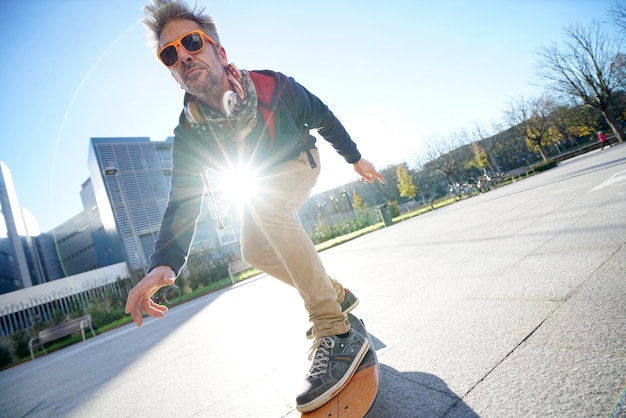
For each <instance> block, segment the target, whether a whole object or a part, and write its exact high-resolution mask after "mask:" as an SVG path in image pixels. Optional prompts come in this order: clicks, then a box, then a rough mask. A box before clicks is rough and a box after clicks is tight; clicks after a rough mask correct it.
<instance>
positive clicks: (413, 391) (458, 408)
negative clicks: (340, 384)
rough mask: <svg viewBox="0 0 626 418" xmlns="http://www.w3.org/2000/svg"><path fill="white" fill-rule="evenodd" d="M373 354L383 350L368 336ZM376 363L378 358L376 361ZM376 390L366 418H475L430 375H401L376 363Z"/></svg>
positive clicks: (414, 373) (407, 373)
mask: <svg viewBox="0 0 626 418" xmlns="http://www.w3.org/2000/svg"><path fill="white" fill-rule="evenodd" d="M370 339H371V341H372V345H373V346H374V349H375V350H376V351H379V350H380V349H382V348H385V347H386V345H385V343H383V342H382V341H381V340H379V339H378V338H376V337H375V336H373V335H372V334H370ZM378 360H379V362H380V358H379V359H378ZM380 375H381V378H380V389H379V392H378V399H377V401H376V405H375V406H374V409H373V410H372V412H371V414H370V415H369V416H370V418H387V417H394V418H409V417H410V418H422V417H424V418H444V417H445V418H478V414H476V413H475V412H474V411H472V409H471V408H470V407H469V406H468V405H467V404H465V402H463V400H462V399H461V398H459V397H458V396H457V395H456V394H455V393H454V392H452V391H451V390H450V388H448V385H446V383H445V382H444V381H443V380H441V379H440V378H438V377H437V376H435V375H433V374H430V373H423V372H401V371H398V370H396V369H394V368H392V367H390V366H387V365H385V364H383V363H380Z"/></svg>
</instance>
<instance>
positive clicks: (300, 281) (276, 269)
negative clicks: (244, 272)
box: [241, 149, 350, 339]
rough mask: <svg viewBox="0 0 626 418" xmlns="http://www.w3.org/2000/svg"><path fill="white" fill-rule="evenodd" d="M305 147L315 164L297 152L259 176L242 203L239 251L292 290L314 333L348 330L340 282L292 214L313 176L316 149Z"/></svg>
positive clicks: (314, 173)
mask: <svg viewBox="0 0 626 418" xmlns="http://www.w3.org/2000/svg"><path fill="white" fill-rule="evenodd" d="M311 153H312V155H313V157H314V158H315V161H317V163H318V166H317V168H314V169H313V168H311V165H310V164H309V161H308V158H307V155H306V153H305V152H303V153H301V154H300V156H299V157H298V158H297V159H295V160H291V161H288V162H286V163H283V164H280V165H279V166H277V167H274V168H273V169H271V170H270V172H269V173H267V175H265V176H264V177H263V178H262V179H260V181H259V184H258V187H257V191H256V193H255V195H254V196H253V197H252V198H251V199H250V200H249V201H248V202H247V204H246V205H245V207H244V211H243V224H242V228H241V253H242V256H243V258H244V259H245V260H246V261H247V262H248V263H250V264H251V265H252V266H254V267H256V268H257V269H259V270H261V271H263V272H264V273H267V274H268V275H270V276H273V277H275V278H277V279H279V280H281V281H283V282H285V283H287V284H289V285H291V286H294V287H295V288H296V289H297V290H298V292H299V293H300V295H301V296H302V299H303V300H304V305H305V308H306V310H307V311H308V312H309V320H310V321H311V322H312V323H313V335H314V336H315V338H316V339H318V338H321V337H325V336H328V335H335V334H343V333H345V332H348V331H349V329H350V326H349V324H348V321H347V317H346V315H344V314H343V313H342V312H341V307H340V306H339V302H341V301H342V300H343V298H344V296H345V291H344V288H343V286H342V285H341V284H340V283H339V282H337V281H335V280H333V279H331V278H330V277H329V276H328V274H327V273H326V270H325V269H324V266H323V265H322V261H321V260H320V257H319V255H318V254H317V251H316V250H315V247H314V245H313V242H311V239H310V238H309V236H308V235H307V233H306V231H305V230H304V228H302V225H300V222H299V221H298V220H297V219H296V216H295V213H296V212H297V211H298V210H299V209H300V206H302V204H303V203H304V202H305V201H306V199H308V197H309V194H310V193H311V189H312V188H313V186H314V185H315V182H316V181H317V177H318V176H319V171H320V165H319V153H318V151H317V150H316V149H312V150H311ZM277 303H280V301H277Z"/></svg>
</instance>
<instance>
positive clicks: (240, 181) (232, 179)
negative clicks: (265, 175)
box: [221, 168, 259, 205]
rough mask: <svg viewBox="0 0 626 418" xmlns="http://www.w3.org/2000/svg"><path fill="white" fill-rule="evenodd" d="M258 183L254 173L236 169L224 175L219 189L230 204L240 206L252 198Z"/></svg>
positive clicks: (245, 169) (244, 169)
mask: <svg viewBox="0 0 626 418" xmlns="http://www.w3.org/2000/svg"><path fill="white" fill-rule="evenodd" d="M258 181H259V180H258V177H257V175H256V173H255V172H254V171H252V170H250V169H247V168H237V169H232V170H230V171H228V172H226V173H224V175H223V176H222V178H221V188H222V191H223V192H224V195H225V196H227V198H228V200H229V201H230V202H231V203H233V204H237V205H241V204H243V203H245V202H246V201H247V200H248V199H250V198H251V197H252V196H254V193H255V192H256V190H257V185H258Z"/></svg>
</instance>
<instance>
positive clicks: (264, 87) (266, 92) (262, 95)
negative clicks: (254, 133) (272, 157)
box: [250, 71, 276, 145]
mask: <svg viewBox="0 0 626 418" xmlns="http://www.w3.org/2000/svg"><path fill="white" fill-rule="evenodd" d="M250 78H251V79H252V83H253V84H254V87H255V88H256V94H257V97H258V99H259V112H261V116H262V117H263V121H264V122H265V126H267V132H268V134H269V136H270V145H271V144H273V143H274V112H273V110H274V109H273V107H272V96H273V95H274V89H275V88H276V79H275V78H274V77H272V76H271V75H269V74H262V73H257V72H254V71H250Z"/></svg>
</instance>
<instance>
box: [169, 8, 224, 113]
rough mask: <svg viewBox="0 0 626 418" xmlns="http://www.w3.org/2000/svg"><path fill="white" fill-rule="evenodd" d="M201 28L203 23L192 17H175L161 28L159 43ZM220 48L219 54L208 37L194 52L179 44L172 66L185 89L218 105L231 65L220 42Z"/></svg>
mask: <svg viewBox="0 0 626 418" xmlns="http://www.w3.org/2000/svg"><path fill="white" fill-rule="evenodd" d="M199 29H200V26H199V25H198V24H197V23H196V22H194V21H192V20H185V19H178V20H172V21H170V22H168V23H167V24H166V25H165V26H164V27H163V30H162V31H161V37H160V46H161V47H163V46H165V45H167V44H168V43H170V42H174V41H176V40H177V39H179V38H180V37H181V36H182V35H185V34H187V33H189V32H191V31H194V30H199ZM218 49H219V54H218V53H216V52H215V49H214V48H213V45H212V44H211V43H209V42H208V41H207V40H206V39H205V40H204V48H203V49H202V50H201V51H198V52H195V53H190V52H188V51H187V50H186V49H185V48H184V47H182V46H181V45H178V46H177V48H176V50H177V52H178V62H177V63H176V64H174V65H173V66H172V67H170V71H171V72H172V76H173V77H174V78H175V79H176V81H177V82H178V84H180V86H181V87H182V88H183V89H184V90H185V91H186V92H188V93H189V94H191V95H193V96H195V97H197V98H198V99H200V100H201V101H203V102H205V103H206V104H208V105H210V106H214V107H217V108H219V103H220V100H221V97H222V94H223V92H224V91H225V90H226V89H225V86H227V83H228V79H227V78H226V76H225V74H226V73H225V70H224V67H225V66H226V65H228V60H227V58H226V51H225V50H224V48H222V47H221V46H220V47H218Z"/></svg>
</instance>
